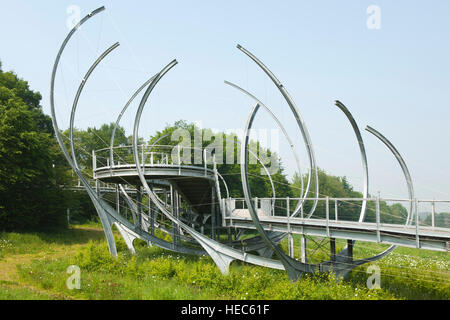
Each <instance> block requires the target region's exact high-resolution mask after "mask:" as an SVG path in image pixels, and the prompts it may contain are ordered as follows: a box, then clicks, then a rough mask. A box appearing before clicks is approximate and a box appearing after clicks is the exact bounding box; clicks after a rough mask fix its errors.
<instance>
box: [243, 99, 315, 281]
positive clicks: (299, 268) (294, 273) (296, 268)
mask: <svg viewBox="0 0 450 320" xmlns="http://www.w3.org/2000/svg"><path fill="white" fill-rule="evenodd" d="M259 107H260V105H259V103H256V104H255V106H254V107H253V108H252V110H251V112H250V115H249V117H248V120H247V124H246V126H245V131H244V141H243V143H242V145H241V180H242V189H243V191H244V197H245V202H246V203H247V207H248V210H249V212H250V216H251V218H252V220H253V224H254V225H255V228H256V230H257V231H258V233H259V235H260V236H261V238H262V239H263V241H264V242H265V243H266V245H267V246H268V247H269V248H270V249H272V250H273V251H274V252H275V253H276V255H277V256H278V257H279V258H280V260H281V263H282V264H283V266H284V268H285V270H286V272H287V274H288V276H289V278H290V279H291V280H294V281H295V280H297V279H299V278H300V277H301V275H302V273H303V272H314V270H315V269H316V266H314V265H310V264H304V263H301V262H299V261H297V260H295V259H292V258H291V257H289V256H288V255H286V254H285V253H284V252H283V251H282V250H281V249H280V248H279V247H278V246H276V245H275V244H274V243H273V242H272V240H271V239H270V238H269V237H268V236H267V234H266V232H265V231H264V228H263V227H262V225H261V223H260V221H259V218H258V214H257V211H256V208H255V206H254V204H253V201H251V198H252V196H251V191H250V185H249V182H248V164H247V160H248V154H247V153H248V144H249V139H250V136H249V131H250V129H251V127H252V124H253V120H254V118H255V115H256V113H257V111H258V109H259Z"/></svg>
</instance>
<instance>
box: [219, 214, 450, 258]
mask: <svg viewBox="0 0 450 320" xmlns="http://www.w3.org/2000/svg"><path fill="white" fill-rule="evenodd" d="M259 220H260V222H261V224H262V226H263V227H264V229H265V230H266V231H279V232H285V233H286V232H289V231H290V232H292V233H294V234H304V235H309V236H319V237H331V238H337V239H353V240H359V241H368V242H377V243H384V244H392V245H399V246H404V247H412V248H421V249H428V250H436V251H450V229H446V228H436V227H428V226H419V227H418V228H416V226H405V225H396V224H384V223H379V224H377V223H370V222H363V223H359V222H352V221H335V220H326V219H302V218H289V219H288V218H286V217H277V216H270V217H269V216H260V217H259ZM224 222H225V224H226V226H233V227H238V228H246V229H254V228H255V227H254V225H253V221H252V219H251V218H249V217H242V216H239V217H238V216H228V217H225V219H224Z"/></svg>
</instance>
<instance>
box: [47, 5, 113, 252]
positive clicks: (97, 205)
mask: <svg viewBox="0 0 450 320" xmlns="http://www.w3.org/2000/svg"><path fill="white" fill-rule="evenodd" d="M104 10H105V7H103V6H102V7H100V8H98V9H95V10H94V11H92V12H91V13H89V14H88V15H86V16H85V17H84V18H82V19H81V20H80V21H79V22H78V23H77V24H76V25H75V26H74V27H73V28H72V29H71V30H70V31H69V33H68V34H67V36H66V38H65V39H64V41H63V43H62V44H61V46H60V48H59V50H58V53H57V55H56V58H55V62H54V64H53V70H52V75H51V80H50V111H51V116H52V125H53V130H54V132H55V137H56V140H57V141H58V144H59V147H60V149H61V151H62V153H63V155H64V157H65V158H66V160H67V162H68V163H69V165H70V166H71V167H72V169H73V170H74V172H75V174H76V175H77V176H78V178H79V179H80V182H81V183H82V184H83V185H84V187H85V188H86V191H87V193H88V195H89V197H90V198H91V200H92V202H93V204H94V206H95V208H96V210H97V212H98V214H99V217H100V221H101V222H102V225H103V229H104V231H105V236H106V239H107V242H108V247H109V251H110V253H111V254H112V255H113V256H117V249H116V246H115V242H114V235H113V233H112V230H111V225H112V222H111V221H110V220H109V218H108V217H107V215H106V210H105V209H104V208H103V207H102V206H101V203H102V202H101V201H100V199H99V198H98V197H97V195H96V193H95V192H94V190H93V189H92V188H91V186H90V185H89V182H88V181H87V180H86V179H85V178H84V176H83V175H82V173H81V172H80V171H79V170H78V167H77V166H76V165H75V162H74V160H73V159H72V158H71V157H70V155H69V153H68V152H67V150H66V147H65V145H64V142H63V139H62V136H61V133H60V131H59V127H58V121H57V120H56V112H55V78H56V71H57V70H58V65H59V61H60V59H61V55H62V53H63V51H64V49H65V47H66V45H67V43H68V42H69V40H70V38H71V37H72V35H73V34H74V33H75V31H77V30H78V28H79V27H80V26H81V25H82V24H83V23H85V22H86V21H87V20H89V19H90V18H92V17H93V16H95V15H96V14H98V13H100V12H102V11H104Z"/></svg>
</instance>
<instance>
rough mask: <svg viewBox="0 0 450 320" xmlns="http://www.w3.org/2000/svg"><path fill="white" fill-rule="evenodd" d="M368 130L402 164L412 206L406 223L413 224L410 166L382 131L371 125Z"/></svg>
mask: <svg viewBox="0 0 450 320" xmlns="http://www.w3.org/2000/svg"><path fill="white" fill-rule="evenodd" d="M366 130H367V131H369V132H370V133H371V134H373V135H374V136H375V137H377V138H378V139H380V140H381V142H383V143H384V144H385V145H386V147H388V149H389V150H390V151H391V152H392V153H393V154H394V156H395V158H396V159H397V161H398V163H399V164H400V167H401V168H402V171H403V175H404V176H405V179H406V184H407V187H408V195H409V199H410V206H409V211H408V216H407V217H406V223H405V224H406V225H409V224H411V221H412V212H413V199H414V187H413V183H412V179H411V175H410V174H409V170H408V167H407V166H406V163H405V161H404V160H403V158H402V156H401V155H400V152H398V150H397V149H396V148H395V147H394V145H393V144H392V143H391V142H390V141H389V140H388V139H387V138H386V137H385V136H383V135H382V134H381V133H380V132H378V131H377V130H375V129H374V128H372V127H370V126H366Z"/></svg>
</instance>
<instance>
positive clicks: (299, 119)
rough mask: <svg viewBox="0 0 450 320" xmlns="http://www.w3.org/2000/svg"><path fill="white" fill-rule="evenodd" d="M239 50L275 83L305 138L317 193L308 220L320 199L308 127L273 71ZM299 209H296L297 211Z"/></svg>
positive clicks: (241, 48) (238, 46) (310, 173)
mask: <svg viewBox="0 0 450 320" xmlns="http://www.w3.org/2000/svg"><path fill="white" fill-rule="evenodd" d="M237 48H238V49H239V50H241V51H242V52H243V53H245V54H246V55H247V56H248V57H250V59H252V60H253V61H254V62H255V63H256V64H257V65H258V66H259V67H260V68H261V69H262V70H263V71H264V72H265V73H266V74H267V75H268V76H269V78H270V79H271V80H272V81H273V83H274V84H275V85H276V86H277V88H278V90H280V92H281V94H282V95H283V97H284V99H285V100H286V102H287V104H288V105H289V107H290V109H291V111H292V113H293V115H294V118H295V120H296V121H297V125H298V127H299V129H300V131H301V133H302V136H303V141H304V143H305V145H306V150H307V152H308V158H309V165H310V168H309V176H308V185H309V184H310V183H311V178H312V174H313V173H312V171H314V177H315V181H314V183H315V189H316V190H315V191H316V199H315V200H314V204H313V206H312V208H311V211H310V212H309V213H308V215H307V218H309V217H311V216H312V214H313V213H314V210H315V209H316V206H317V201H318V200H317V198H318V197H319V180H318V179H319V177H318V173H317V164H316V159H315V156H314V150H313V146H312V143H311V138H310V136H309V133H308V129H307V128H306V125H305V123H304V121H303V119H302V117H301V116H300V112H299V111H298V108H297V106H296V105H295V102H294V100H292V98H291V96H290V95H289V93H288V92H287V90H286V89H285V88H284V86H283V85H282V84H281V82H280V81H279V80H278V79H277V78H276V77H275V75H274V74H273V73H272V71H270V70H269V68H267V67H266V66H265V65H264V64H263V63H262V62H261V61H260V60H259V59H258V58H256V57H255V56H254V55H253V54H252V53H250V52H249V51H248V50H246V49H245V48H243V47H242V46H241V45H239V44H238V45H237ZM307 196H308V194H307V193H306V197H307ZM297 209H299V208H296V210H297Z"/></svg>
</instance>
